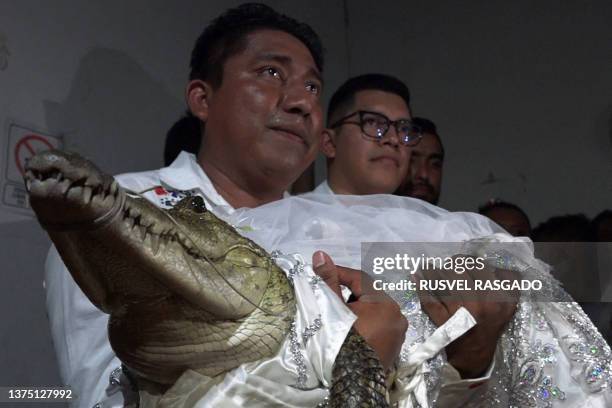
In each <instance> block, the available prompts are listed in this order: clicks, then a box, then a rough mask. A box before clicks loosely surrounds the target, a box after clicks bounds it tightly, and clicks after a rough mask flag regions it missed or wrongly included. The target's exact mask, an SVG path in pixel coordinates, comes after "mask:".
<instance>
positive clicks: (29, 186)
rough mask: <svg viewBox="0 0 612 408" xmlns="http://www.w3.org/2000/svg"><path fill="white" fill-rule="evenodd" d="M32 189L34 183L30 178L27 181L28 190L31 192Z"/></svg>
mask: <svg viewBox="0 0 612 408" xmlns="http://www.w3.org/2000/svg"><path fill="white" fill-rule="evenodd" d="M31 187H32V181H31V180H30V179H29V178H27V179H26V190H28V191H30V190H31Z"/></svg>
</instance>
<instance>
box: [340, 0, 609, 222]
mask: <svg viewBox="0 0 612 408" xmlns="http://www.w3.org/2000/svg"><path fill="white" fill-rule="evenodd" d="M348 5H349V13H348V14H349V26H348V28H349V29H348V32H349V44H350V48H349V50H350V61H351V65H350V73H351V75H357V74H361V73H365V72H369V71H383V72H386V73H390V74H394V75H397V76H399V77H401V78H402V79H404V80H406V82H407V83H408V84H409V86H410V88H411V91H412V96H413V110H414V113H415V114H416V115H418V116H424V117H427V118H430V119H432V120H434V122H436V123H437V124H438V125H439V130H440V132H441V136H442V138H443V141H444V144H445V147H446V150H447V161H446V164H445V176H444V185H443V189H442V199H441V202H440V204H441V206H443V207H446V208H449V209H454V210H469V211H474V210H475V209H476V208H477V206H478V205H479V204H482V203H483V202H484V201H486V200H487V199H488V198H492V197H498V198H503V199H506V200H508V201H512V202H516V203H517V204H519V205H520V206H522V207H524V208H525V210H526V211H527V213H528V214H529V215H530V216H531V218H532V223H536V224H537V223H538V222H540V221H543V220H545V219H547V218H548V217H550V216H552V215H562V214H564V213H576V212H584V213H586V214H587V215H589V216H593V215H595V214H596V213H598V212H599V211H601V210H603V209H604V208H606V207H607V208H611V207H612V129H611V127H612V24H611V22H612V2H610V1H605V0H598V1H571V2H570V1H548V0H547V1H538V2H533V1H530V0H517V1H512V2H497V1H494V2H491V1H448V0H447V1H401V2H400V1H388V0H380V1H377V2H375V3H373V2H371V1H364V0H353V1H350V2H348ZM490 174H492V175H493V178H494V179H495V181H494V182H492V183H487V182H486V180H488V179H489V178H490V176H489V175H490Z"/></svg>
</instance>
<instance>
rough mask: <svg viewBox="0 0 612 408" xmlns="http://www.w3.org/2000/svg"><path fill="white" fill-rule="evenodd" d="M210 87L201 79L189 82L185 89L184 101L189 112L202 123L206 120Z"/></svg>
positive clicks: (210, 94) (210, 93)
mask: <svg viewBox="0 0 612 408" xmlns="http://www.w3.org/2000/svg"><path fill="white" fill-rule="evenodd" d="M212 94H213V91H212V87H211V86H210V84H209V83H208V82H205V81H202V80H201V79H194V80H192V81H189V83H188V84H187V87H186V89H185V99H186V100H187V106H189V110H190V111H191V113H193V114H194V115H195V116H197V117H198V118H199V119H200V120H201V121H202V122H206V120H207V119H208V109H209V105H210V99H211V97H212Z"/></svg>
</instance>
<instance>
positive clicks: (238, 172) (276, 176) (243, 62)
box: [200, 30, 323, 190]
mask: <svg viewBox="0 0 612 408" xmlns="http://www.w3.org/2000/svg"><path fill="white" fill-rule="evenodd" d="M245 41H246V46H245V47H244V49H243V50H241V51H239V52H238V53H237V54H235V55H233V56H231V57H229V58H228V59H227V60H226V62H225V64H224V67H223V79H222V82H221V85H220V86H219V87H218V88H217V89H212V90H211V92H210V93H211V95H210V97H209V98H208V100H207V104H208V110H207V117H206V118H204V119H205V123H206V124H205V136H204V139H203V145H202V148H201V150H200V151H201V156H204V160H205V161H206V162H208V163H210V164H212V165H214V166H216V167H217V168H219V169H221V172H222V173H224V174H225V175H226V176H227V177H228V178H229V179H231V180H233V181H234V182H235V183H238V184H240V183H242V184H243V185H242V187H243V188H244V189H247V190H249V189H250V190H254V189H255V190H256V189H259V188H262V187H263V184H264V183H265V184H267V185H281V184H282V186H281V187H282V188H287V187H288V186H289V184H290V183H291V182H293V181H294V180H295V179H296V178H297V177H298V176H299V175H300V174H301V173H302V171H303V170H304V169H305V168H306V167H307V166H308V165H309V164H310V163H311V162H312V161H313V160H314V157H315V156H316V153H317V150H318V143H319V138H320V134H321V131H322V126H323V123H322V112H321V106H320V101H319V98H320V93H321V87H322V81H321V77H320V73H319V71H318V69H317V68H316V64H315V62H314V60H313V58H312V55H311V53H310V51H309V50H308V48H307V47H306V46H305V45H304V44H303V43H302V42H301V41H299V40H298V39H297V38H295V37H293V36H292V35H290V34H287V33H285V32H283V31H277V30H257V31H254V32H252V33H250V34H248V35H247V36H246V39H245Z"/></svg>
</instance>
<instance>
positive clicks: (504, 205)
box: [434, 133, 529, 223]
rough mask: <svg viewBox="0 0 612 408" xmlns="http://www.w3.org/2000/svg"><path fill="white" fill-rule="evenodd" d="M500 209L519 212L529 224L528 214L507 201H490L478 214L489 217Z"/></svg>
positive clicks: (481, 207)
mask: <svg viewBox="0 0 612 408" xmlns="http://www.w3.org/2000/svg"><path fill="white" fill-rule="evenodd" d="M434 134H435V133H434ZM498 208H499V209H505V210H514V211H516V212H518V213H519V214H521V215H522V216H523V217H525V219H526V220H527V223H529V217H528V216H527V213H525V211H523V210H522V209H521V207H519V206H518V205H516V204H512V203H509V202H507V201H502V200H498V199H493V200H489V201H488V202H487V203H486V204H484V205H481V206H480V207H478V214H481V215H484V216H487V214H488V213H490V212H491V211H493V210H495V209H498Z"/></svg>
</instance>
